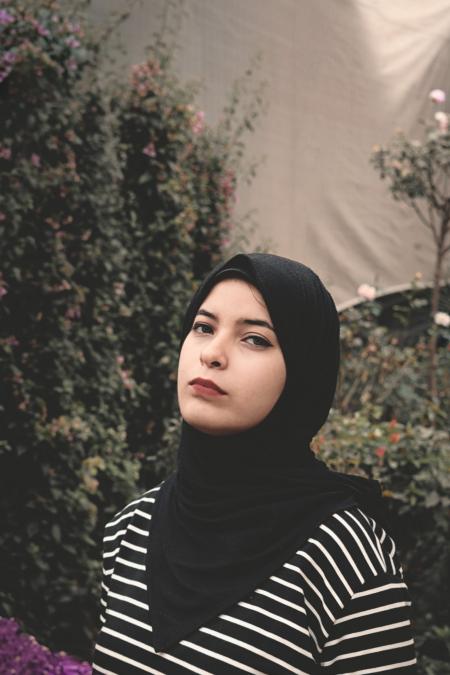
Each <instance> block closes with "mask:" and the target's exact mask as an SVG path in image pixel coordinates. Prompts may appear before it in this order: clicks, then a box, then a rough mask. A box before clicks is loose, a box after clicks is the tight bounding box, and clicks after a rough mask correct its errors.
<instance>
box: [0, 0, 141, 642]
mask: <svg viewBox="0 0 450 675" xmlns="http://www.w3.org/2000/svg"><path fill="white" fill-rule="evenodd" d="M2 12H3V14H2V21H3V25H2V26H1V28H2V34H1V40H2V59H3V61H2V62H3V64H4V63H5V60H7V61H8V62H9V63H10V66H11V67H10V69H9V71H8V72H7V73H6V74H5V71H3V73H4V79H3V82H2V83H1V85H0V101H1V111H0V114H1V118H2V135H1V140H0V146H1V152H0V154H1V159H0V180H1V197H0V199H1V202H0V212H1V219H2V220H1V239H0V240H1V260H2V270H1V288H2V291H1V294H2V297H1V301H0V317H1V318H0V331H1V332H0V368H1V378H2V394H1V401H0V426H1V429H2V439H1V445H0V449H1V452H0V474H1V476H2V479H3V481H2V490H1V493H0V509H1V519H2V533H1V535H0V542H1V543H0V545H1V548H2V551H3V553H2V578H1V587H0V605H1V612H2V613H3V614H6V615H9V616H15V617H18V618H20V619H21V620H22V621H23V622H24V623H25V625H26V628H27V630H28V631H29V632H31V633H33V634H35V635H36V636H37V637H38V638H39V639H40V640H42V641H43V642H45V643H47V644H49V645H50V646H51V647H53V648H67V649H69V648H70V650H71V651H73V652H77V653H79V654H85V653H86V651H87V649H88V647H89V645H90V642H91V640H92V636H93V634H94V631H95V630H96V626H97V613H98V610H97V602H98V601H97V596H98V583H99V573H100V569H101V565H100V544H99V542H100V539H101V532H102V527H103V523H104V521H105V519H106V517H107V514H108V513H111V511H112V510H115V509H116V508H117V506H115V505H117V504H119V503H120V504H122V503H124V502H125V501H126V500H127V499H129V498H130V497H131V496H132V495H133V494H134V493H135V489H136V488H135V483H136V480H137V477H138V465H137V463H136V462H135V461H134V460H132V459H130V458H127V454H126V452H125V447H126V419H125V416H124V411H125V409H126V405H127V398H128V397H129V394H128V391H127V389H126V388H125V387H124V383H123V380H122V378H121V374H120V371H119V367H118V364H117V360H116V359H117V355H118V354H119V353H120V350H119V345H118V337H117V335H116V333H115V331H114V319H115V316H116V315H117V314H118V310H119V303H118V299H117V296H116V294H115V293H114V284H115V283H116V281H117V278H118V274H119V272H120V269H121V267H122V266H123V258H124V255H123V248H122V245H121V227H122V211H121V209H122V204H121V200H120V190H119V187H118V179H119V174H118V172H117V170H115V169H114V165H113V164H112V163H111V160H110V159H109V158H108V157H107V155H106V154H105V151H104V148H105V147H106V146H107V145H108V144H109V143H110V132H109V126H108V123H107V108H106V107H105V103H104V98H103V95H102V92H101V90H100V88H99V86H98V84H97V82H96V80H95V77H94V69H93V67H91V66H93V65H94V64H93V62H92V60H91V62H90V61H89V59H92V48H91V47H90V45H89V44H88V43H86V40H85V38H84V36H83V32H82V29H81V28H80V27H79V25H77V24H75V23H71V22H70V21H68V20H66V19H64V17H63V16H62V15H60V14H57V13H55V10H54V8H53V6H50V5H49V7H48V8H45V7H44V8H42V9H41V10H39V11H37V12H36V13H34V14H29V13H28V12H27V11H26V10H25V9H21V8H20V7H18V6H12V5H8V6H7V9H4V10H2ZM87 73H89V87H86V86H85V81H84V80H83V78H84V77H85V76H86V75H87ZM74 627H77V628H75V629H74Z"/></svg>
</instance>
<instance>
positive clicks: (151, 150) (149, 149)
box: [142, 143, 156, 157]
mask: <svg viewBox="0 0 450 675" xmlns="http://www.w3.org/2000/svg"><path fill="white" fill-rule="evenodd" d="M142 152H143V153H144V155H147V156H148V157H156V149H155V144H154V143H149V144H148V145H146V146H145V148H144V149H143V150H142Z"/></svg>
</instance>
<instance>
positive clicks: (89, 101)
mask: <svg viewBox="0 0 450 675" xmlns="http://www.w3.org/2000/svg"><path fill="white" fill-rule="evenodd" d="M0 31H1V35H0V37H1V48H0V49H1V52H0V64H1V65H0V80H1V82H0V114H1V116H2V119H3V120H5V123H4V125H3V127H2V132H1V133H2V135H1V138H0V181H1V188H2V189H1V193H0V200H1V201H0V226H1V233H0V234H1V237H0V242H1V243H0V246H1V251H0V255H1V260H2V269H1V275H0V368H1V377H2V382H3V383H4V386H3V388H2V393H1V398H0V428H1V429H2V438H1V440H0V475H1V476H2V486H1V487H2V489H1V492H0V513H1V518H2V522H3V523H4V528H3V530H2V532H1V533H0V545H1V547H2V551H3V552H4V554H3V556H2V574H1V585H0V612H1V613H2V614H4V615H6V616H11V617H16V618H17V619H19V620H20V621H21V623H22V625H23V627H24V628H25V629H26V630H27V631H28V632H30V633H32V634H34V635H35V636H36V637H37V638H38V639H39V640H40V641H42V642H44V643H46V644H48V645H49V646H50V647H51V648H53V649H58V650H60V649H66V650H68V651H70V652H72V653H74V654H77V655H79V656H82V657H85V658H89V654H90V649H91V646H92V640H93V638H94V636H95V633H96V630H97V628H98V624H97V617H98V595H99V577H100V559H101V551H100V541H101V536H102V533H103V526H104V523H105V522H106V520H107V519H108V518H109V517H110V516H111V515H112V513H113V512H115V511H117V510H118V509H119V508H121V507H122V506H123V504H124V503H126V502H127V501H129V500H130V499H131V498H133V497H134V496H135V494H136V493H137V492H140V491H141V490H142V489H143V488H144V487H145V488H148V487H150V486H152V485H153V484H155V483H156V482H157V481H158V480H160V479H161V478H163V477H164V476H165V475H166V474H167V472H168V471H169V470H170V468H171V466H172V465H173V457H174V448H175V447H176V444H177V438H178V421H177V415H176V407H175V399H174V389H175V387H174V382H175V369H176V358H177V351H178V327H179V322H180V316H181V314H182V312H183V309H184V307H185V305H186V302H187V300H188V298H189V297H190V296H191V294H192V290H193V288H194V287H195V284H196V283H197V282H198V280H199V279H201V278H202V277H203V275H204V274H205V272H206V271H208V270H209V269H210V268H211V267H212V266H213V265H214V264H215V263H216V262H217V261H218V260H219V259H220V258H221V257H222V256H227V255H228V252H229V251H231V250H232V249H233V246H236V245H237V244H236V242H237V240H239V236H241V235H240V233H239V229H237V233H238V234H237V236H236V234H235V233H236V223H235V221H234V219H233V204H234V199H235V189H236V185H237V181H238V179H239V175H240V174H239V171H240V168H241V162H242V158H243V153H244V144H243V138H245V133H246V131H251V130H252V128H253V125H254V124H255V121H256V119H257V116H258V113H259V111H260V110H261V102H262V99H261V92H260V90H259V89H258V88H257V89H256V90H253V91H252V92H251V94H250V96H249V95H248V92H249V91H250V89H249V87H250V83H251V81H252V77H253V74H252V71H251V69H249V70H248V71H246V72H245V74H244V76H243V78H242V79H241V81H240V82H239V83H237V85H236V87H235V89H234V90H233V91H232V92H231V95H230V100H229V104H228V105H227V107H226V109H225V111H224V116H223V119H222V121H221V123H220V124H219V125H218V126H217V127H216V128H214V129H212V128H209V127H208V126H207V125H206V124H205V120H204V118H203V114H202V112H201V111H200V110H198V109H197V108H196V105H195V97H196V89H195V87H193V86H191V85H189V86H186V85H183V84H181V83H180V82H179V81H178V80H177V78H176V77H175V75H174V74H173V70H172V64H171V57H170V49H169V48H168V45H164V43H163V42H162V41H156V43H155V45H154V46H153V48H152V49H150V50H149V52H148V59H147V60H146V62H145V63H144V64H139V65H137V66H135V67H134V68H133V70H132V72H131V74H130V80H129V82H128V83H127V84H126V85H125V86H124V85H123V84H122V85H121V86H120V87H118V86H115V85H114V83H113V84H112V85H108V87H105V86H104V83H103V82H102V81H101V80H100V76H99V74H100V72H101V71H100V70H99V68H98V64H99V61H98V59H99V42H98V38H96V37H95V36H92V35H90V34H88V33H87V30H86V27H85V25H84V24H83V21H82V17H80V16H69V15H68V14H67V12H64V11H62V10H61V8H60V7H59V6H58V5H57V3H55V2H53V1H51V0H48V2H47V1H45V2H36V3H33V2H24V3H23V4H22V3H20V2H19V3H7V2H6V3H5V2H3V3H2V5H1V6H0ZM245 100H247V101H249V102H248V103H247V104H246V106H244V107H242V102H243V101H245ZM233 226H234V229H232V228H233ZM240 241H241V242H242V240H240ZM385 310H386V307H385V306H384V305H383V304H382V303H381V302H377V301H374V302H365V303H362V304H361V305H359V306H358V307H355V308H352V309H350V310H347V311H346V312H344V313H343V314H342V316H341V319H342V333H341V338H342V350H343V358H342V364H343V367H342V369H341V375H340V382H339V387H338V391H337V394H336V399H335V403H334V408H333V412H332V414H331V416H330V418H329V420H328V422H327V424H326V426H325V427H324V428H323V430H321V434H320V435H319V436H318V437H317V438H316V439H315V447H316V449H317V450H318V452H320V454H321V456H323V457H324V458H325V459H326V460H327V461H328V462H329V463H330V464H331V465H332V466H334V467H335V468H337V469H339V470H345V471H351V472H352V471H353V472H357V473H363V474H365V475H370V476H373V477H375V478H378V479H380V480H381V481H382V483H383V486H384V490H385V495H386V496H387V498H388V501H389V508H390V510H391V514H392V518H393V522H394V524H395V526H396V528H397V531H398V542H399V546H400V548H401V555H402V559H403V560H404V562H405V573H406V576H407V579H408V581H409V583H410V588H411V593H412V596H413V601H414V606H415V607H416V630H417V634H418V638H417V644H418V648H419V651H420V654H421V669H422V672H423V673H440V672H448V669H447V670H445V668H447V664H448V663H449V661H450V657H449V648H448V636H449V632H450V629H449V625H450V620H449V617H448V609H447V608H446V606H445V604H444V598H445V595H444V592H443V591H445V590H448V586H449V581H448V568H449V566H448V562H449V544H448V541H449V537H448V518H447V515H448V506H449V502H448V456H449V449H450V447H449V446H450V443H449V438H448V431H447V430H446V428H445V425H446V417H445V411H446V410H448V403H449V398H450V394H449V380H448V372H449V371H448V365H449V349H448V340H449V331H448V329H446V328H444V327H437V326H435V325H433V324H432V322H431V320H430V312H429V303H428V299H427V298H426V297H425V296H424V295H423V294H421V292H420V289H416V290H414V291H413V292H412V293H411V294H410V295H408V294H406V295H405V297H404V298H403V299H402V302H401V303H400V304H399V306H398V307H391V308H390V309H389V312H388V314H389V315H388V316H387V315H386V311H385ZM417 312H421V313H422V314H421V316H422V319H421V321H420V322H418V321H417V320H416V319H417V316H416V315H417ZM412 324H414V325H416V326H417V325H419V330H418V331H416V333H414V334H411V333H410V332H408V326H410V325H412ZM433 331H435V332H436V331H437V332H438V333H439V334H438V336H437V337H438V347H439V348H438V352H437V355H438V361H439V363H438V369H437V373H438V389H439V393H440V397H439V402H438V403H437V402H436V401H434V400H433V401H432V402H429V401H428V397H427V384H426V382H427V363H428V360H427V343H428V342H427V341H428V340H429V337H430V334H431V333H432V332H433ZM418 531H420V537H417V532H418Z"/></svg>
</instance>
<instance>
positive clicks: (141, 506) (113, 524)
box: [105, 481, 164, 541]
mask: <svg viewBox="0 0 450 675" xmlns="http://www.w3.org/2000/svg"><path fill="white" fill-rule="evenodd" d="M163 482H164V481H163ZM163 482H161V483H159V484H158V485H156V486H155V487H153V488H151V489H150V490H146V492H143V493H142V494H140V495H139V496H138V497H136V498H135V499H133V500H132V501H131V502H129V503H128V504H126V506H124V507H123V508H122V509H121V510H120V511H118V512H116V513H115V514H114V516H113V517H112V518H111V519H110V520H109V521H108V522H107V523H106V525H105V539H106V541H108V539H109V538H111V537H114V538H116V537H117V536H119V534H118V533H119V532H120V533H125V530H126V529H127V526H128V525H129V524H130V523H131V522H132V521H135V520H141V521H143V523H148V522H149V521H150V520H151V517H152V510H153V505H154V503H155V501H156V497H157V494H158V491H159V490H160V488H161V486H162V484H163Z"/></svg>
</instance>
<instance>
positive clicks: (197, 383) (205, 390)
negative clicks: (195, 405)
mask: <svg viewBox="0 0 450 675" xmlns="http://www.w3.org/2000/svg"><path fill="white" fill-rule="evenodd" d="M189 384H190V386H191V387H192V389H193V390H194V391H195V392H196V393H197V394H200V395H201V396H210V397H217V396H224V394H225V392H224V391H223V389H221V388H220V387H219V386H218V385H217V384H216V383H215V382H212V380H203V379H202V378H200V377H197V378H195V380H192V381H191V382H189Z"/></svg>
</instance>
